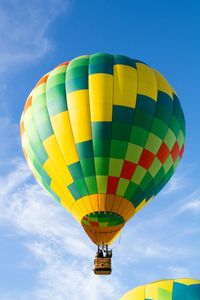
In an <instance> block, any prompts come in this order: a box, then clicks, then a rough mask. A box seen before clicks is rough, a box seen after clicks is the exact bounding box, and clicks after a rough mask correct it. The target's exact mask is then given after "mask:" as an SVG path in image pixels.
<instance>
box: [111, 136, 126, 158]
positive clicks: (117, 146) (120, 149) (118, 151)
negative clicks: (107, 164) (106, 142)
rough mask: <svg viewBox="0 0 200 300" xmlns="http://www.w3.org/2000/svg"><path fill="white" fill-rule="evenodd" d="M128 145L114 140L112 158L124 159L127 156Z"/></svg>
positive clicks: (112, 142)
mask: <svg viewBox="0 0 200 300" xmlns="http://www.w3.org/2000/svg"><path fill="white" fill-rule="evenodd" d="M127 145H128V142H124V141H116V140H112V141H111V151H110V156H111V157H112V158H121V159H123V158H124V157H125V155H126V150H127Z"/></svg>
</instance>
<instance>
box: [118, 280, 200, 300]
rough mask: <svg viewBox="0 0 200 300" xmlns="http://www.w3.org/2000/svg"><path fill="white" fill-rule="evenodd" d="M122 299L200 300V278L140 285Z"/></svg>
mask: <svg viewBox="0 0 200 300" xmlns="http://www.w3.org/2000/svg"><path fill="white" fill-rule="evenodd" d="M120 300H200V280H195V279H190V278H183V279H176V280H161V281H156V282H153V283H150V284H146V285H143V286H139V287H137V288H135V289H133V290H131V291H129V292H128V293H127V294H125V295H124V296H123V297H122V298H120Z"/></svg>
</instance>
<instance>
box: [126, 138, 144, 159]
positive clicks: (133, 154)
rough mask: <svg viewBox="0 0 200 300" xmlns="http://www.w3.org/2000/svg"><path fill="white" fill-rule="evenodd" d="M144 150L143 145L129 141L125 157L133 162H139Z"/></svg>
mask: <svg viewBox="0 0 200 300" xmlns="http://www.w3.org/2000/svg"><path fill="white" fill-rule="evenodd" d="M142 151H143V147H141V146H137V145H135V144H130V143H129V144H128V148H127V152H126V157H125V159H126V160H128V161H130V162H133V163H138V161H139V159H140V156H141V153H142Z"/></svg>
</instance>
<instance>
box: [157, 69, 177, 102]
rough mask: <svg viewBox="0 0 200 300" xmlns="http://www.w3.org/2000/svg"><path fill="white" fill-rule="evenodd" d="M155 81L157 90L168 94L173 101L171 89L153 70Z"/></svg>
mask: <svg viewBox="0 0 200 300" xmlns="http://www.w3.org/2000/svg"><path fill="white" fill-rule="evenodd" d="M153 71H154V73H155V76H156V80H157V86H158V90H159V91H162V92H164V93H166V94H168V95H169V96H170V97H171V98H172V100H173V89H172V87H171V86H170V85H169V83H168V82H167V80H166V79H165V78H164V77H163V76H162V75H161V74H160V73H159V72H158V71H156V70H153Z"/></svg>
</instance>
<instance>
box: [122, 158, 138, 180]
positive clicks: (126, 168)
mask: <svg viewBox="0 0 200 300" xmlns="http://www.w3.org/2000/svg"><path fill="white" fill-rule="evenodd" d="M135 168H136V164H134V163H132V162H130V161H127V160H125V161H124V164H123V167H122V171H121V175H120V177H122V178H125V179H131V178H132V176H133V173H134V171H135Z"/></svg>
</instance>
